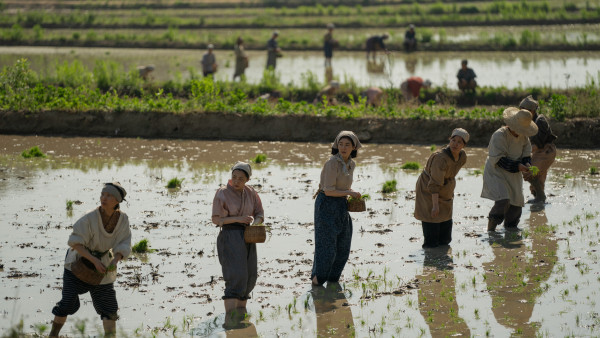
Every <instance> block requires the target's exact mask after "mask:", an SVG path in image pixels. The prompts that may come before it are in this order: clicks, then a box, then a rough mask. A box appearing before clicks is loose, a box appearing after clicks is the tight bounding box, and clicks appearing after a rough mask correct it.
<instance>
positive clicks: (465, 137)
mask: <svg viewBox="0 0 600 338" xmlns="http://www.w3.org/2000/svg"><path fill="white" fill-rule="evenodd" d="M454 136H460V137H462V139H463V141H465V143H468V142H469V133H468V132H467V131H466V130H464V129H462V128H456V129H454V130H453V131H452V135H450V138H453V137H454Z"/></svg>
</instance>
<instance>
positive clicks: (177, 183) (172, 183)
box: [167, 177, 184, 189]
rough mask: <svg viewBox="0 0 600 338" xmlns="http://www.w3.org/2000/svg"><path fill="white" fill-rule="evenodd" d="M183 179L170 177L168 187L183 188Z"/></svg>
mask: <svg viewBox="0 0 600 338" xmlns="http://www.w3.org/2000/svg"><path fill="white" fill-rule="evenodd" d="M183 180H184V178H182V179H178V178H177V177H174V178H172V179H170V180H169V182H168V183H167V188H169V189H179V188H181V183H183Z"/></svg>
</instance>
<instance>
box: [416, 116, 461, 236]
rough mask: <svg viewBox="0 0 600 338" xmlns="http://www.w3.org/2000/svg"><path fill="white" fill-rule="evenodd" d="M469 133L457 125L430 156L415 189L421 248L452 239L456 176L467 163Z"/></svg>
mask: <svg viewBox="0 0 600 338" xmlns="http://www.w3.org/2000/svg"><path fill="white" fill-rule="evenodd" d="M467 142H469V133H468V132H467V131H466V130H464V129H462V128H456V129H454V130H453V131H452V135H450V142H449V143H448V145H447V146H446V147H444V148H442V150H439V151H436V152H435V153H433V154H431V156H429V159H428V160H427V164H426V165H425V169H423V172H421V175H420V176H419V179H418V180H417V186H416V189H415V192H416V198H415V218H416V219H418V220H419V221H421V225H422V228H423V237H424V241H423V245H422V247H423V248H435V247H437V246H440V245H448V244H450V242H451V241H452V206H453V204H454V188H455V187H456V180H455V177H456V175H458V172H459V171H460V168H462V167H463V166H464V165H465V163H467V154H466V153H465V151H464V147H465V146H466V145H467Z"/></svg>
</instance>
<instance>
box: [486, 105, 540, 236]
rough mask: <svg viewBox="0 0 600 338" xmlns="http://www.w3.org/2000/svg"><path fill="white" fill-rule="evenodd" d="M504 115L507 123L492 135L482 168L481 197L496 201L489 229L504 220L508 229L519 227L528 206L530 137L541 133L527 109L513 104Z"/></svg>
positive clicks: (492, 229)
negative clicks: (525, 189) (525, 190)
mask: <svg viewBox="0 0 600 338" xmlns="http://www.w3.org/2000/svg"><path fill="white" fill-rule="evenodd" d="M503 118H504V123H505V126H502V127H500V129H498V130H496V131H495V132H494V134H493V135H492V138H491V140H490V144H489V146H488V152H489V154H488V157H487V160H486V162H485V168H484V170H483V189H482V192H481V197H483V198H487V199H491V200H492V201H494V206H493V207H492V210H490V213H489V215H488V227H487V230H488V231H495V230H496V227H497V226H498V225H499V224H501V223H502V222H504V228H505V229H507V230H518V228H517V225H519V220H520V218H521V211H522V209H523V206H524V205H525V198H524V197H523V176H522V175H521V173H525V172H527V171H529V167H530V166H531V143H530V142H529V137H531V136H533V135H535V134H537V132H538V128H537V126H536V125H535V123H534V122H533V121H532V116H531V113H530V112H529V111H527V110H524V109H519V108H515V107H510V108H507V109H505V110H504V113H503Z"/></svg>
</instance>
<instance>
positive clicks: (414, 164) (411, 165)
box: [401, 162, 421, 170]
mask: <svg viewBox="0 0 600 338" xmlns="http://www.w3.org/2000/svg"><path fill="white" fill-rule="evenodd" d="M401 168H402V169H407V170H419V169H421V165H420V164H419V163H417V162H406V163H404V164H403V165H402V167H401Z"/></svg>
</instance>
